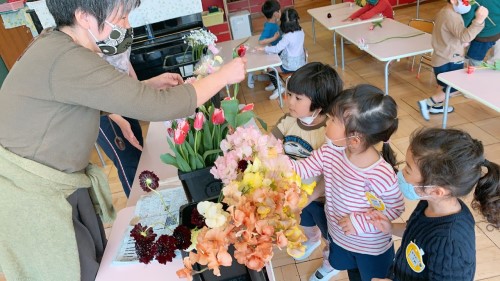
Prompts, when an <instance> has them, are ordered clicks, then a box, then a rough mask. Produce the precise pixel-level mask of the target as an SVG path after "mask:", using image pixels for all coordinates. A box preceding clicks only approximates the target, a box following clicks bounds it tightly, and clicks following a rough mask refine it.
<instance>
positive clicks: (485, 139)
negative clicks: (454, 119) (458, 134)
mask: <svg viewBox="0 0 500 281" xmlns="http://www.w3.org/2000/svg"><path fill="white" fill-rule="evenodd" d="M499 125H500V124H499ZM453 128H455V129H460V130H464V131H466V132H467V133H469V134H470V135H471V136H472V137H473V138H476V139H478V140H480V141H481V142H482V143H483V145H489V144H494V143H498V139H497V138H495V137H493V136H492V135H490V134H489V133H488V132H486V131H484V130H483V129H481V128H480V127H478V126H477V125H475V124H474V123H465V124H461V125H457V126H454V127H453Z"/></svg>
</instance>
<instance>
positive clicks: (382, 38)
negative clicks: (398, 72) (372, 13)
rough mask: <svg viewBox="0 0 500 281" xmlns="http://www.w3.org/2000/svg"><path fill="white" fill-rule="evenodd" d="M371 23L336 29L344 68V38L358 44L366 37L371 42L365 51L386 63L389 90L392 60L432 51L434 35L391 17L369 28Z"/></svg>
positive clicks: (387, 92) (367, 42)
mask: <svg viewBox="0 0 500 281" xmlns="http://www.w3.org/2000/svg"><path fill="white" fill-rule="evenodd" d="M370 26H371V23H363V24H360V25H356V26H351V27H345V28H341V29H339V30H337V33H338V34H339V35H340V36H342V38H341V40H340V42H341V52H342V69H343V68H344V38H345V39H347V40H349V41H351V42H353V44H356V45H357V46H358V47H359V42H358V41H359V39H361V38H363V39H364V40H365V42H366V44H367V46H368V48H367V49H365V50H364V51H365V52H367V53H368V54H370V55H372V56H373V57H374V58H376V59H377V60H379V61H382V62H386V64H385V94H386V95H388V94H389V64H390V63H391V62H392V61H393V60H399V59H402V58H406V57H412V56H416V55H421V54H426V53H430V52H432V50H433V49H432V45H431V35H430V34H428V33H425V32H422V31H420V30H418V29H415V28H413V27H410V26H408V25H406V24H402V23H400V22H398V21H395V20H392V19H387V18H386V19H384V21H383V22H382V27H375V28H374V29H373V30H370V29H369V28H370Z"/></svg>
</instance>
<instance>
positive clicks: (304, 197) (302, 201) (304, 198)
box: [298, 193, 307, 209]
mask: <svg viewBox="0 0 500 281" xmlns="http://www.w3.org/2000/svg"><path fill="white" fill-rule="evenodd" d="M306 205H307V195H306V194H305V193H301V194H300V200H299V206H298V207H299V208H301V209H302V208H304V207H305V206H306Z"/></svg>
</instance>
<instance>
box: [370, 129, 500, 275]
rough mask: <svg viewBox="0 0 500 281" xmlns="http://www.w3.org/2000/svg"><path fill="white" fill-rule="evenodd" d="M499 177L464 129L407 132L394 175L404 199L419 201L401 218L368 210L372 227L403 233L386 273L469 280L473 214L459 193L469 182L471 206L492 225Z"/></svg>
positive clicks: (499, 219) (497, 223)
mask: <svg viewBox="0 0 500 281" xmlns="http://www.w3.org/2000/svg"><path fill="white" fill-rule="evenodd" d="M483 167H484V168H485V170H486V173H483V172H482V170H483ZM499 178H500V168H499V167H498V165H497V164H495V163H491V162H489V161H488V160H486V159H485V157H484V148H483V145H482V144H481V142H480V141H478V140H476V139H473V138H472V137H471V136H470V135H469V134H468V133H466V132H463V131H460V130H456V129H439V128H424V129H421V130H419V131H417V132H415V133H413V135H412V138H411V142H410V147H409V148H408V151H407V152H406V167H405V168H404V169H403V171H402V172H400V173H398V181H399V186H400V188H401V191H402V192H403V195H404V196H405V197H406V198H407V199H409V200H420V202H419V203H418V205H417V207H416V208H415V210H414V211H413V213H412V214H411V216H410V219H409V220H408V222H407V223H392V224H391V222H390V221H389V219H388V218H387V217H386V216H385V215H383V214H381V213H380V212H377V211H372V212H371V213H370V218H371V220H370V221H371V223H372V224H374V225H375V226H376V227H377V228H378V229H380V230H382V231H384V232H385V233H393V234H394V235H397V236H402V237H403V239H402V242H401V247H400V248H399V250H398V252H397V254H396V258H395V259H394V266H393V269H394V272H393V274H392V276H390V277H391V279H393V280H410V281H411V280H453V281H456V280H473V279H474V273H475V270H476V246H475V242H476V237H475V234H474V227H475V226H474V217H473V216H472V214H471V212H470V211H469V208H467V206H466V205H465V203H464V202H463V201H462V200H460V199H459V197H463V196H466V195H467V194H469V193H470V192H471V191H472V189H474V188H475V190H474V199H473V201H472V207H473V208H474V209H476V210H479V212H481V214H483V216H484V217H485V218H486V220H487V221H488V222H489V223H490V225H489V227H492V228H496V229H498V228H500V182H499ZM489 227H488V228H489ZM403 233H404V234H403ZM374 280H378V279H374ZM385 280H389V279H385Z"/></svg>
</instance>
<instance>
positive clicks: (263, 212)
mask: <svg viewBox="0 0 500 281" xmlns="http://www.w3.org/2000/svg"><path fill="white" fill-rule="evenodd" d="M270 212H271V208H269V207H268V206H264V205H262V206H259V207H258V208H257V213H258V214H259V215H260V217H261V218H264V217H266V216H267V215H268V214H269V213H270Z"/></svg>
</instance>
